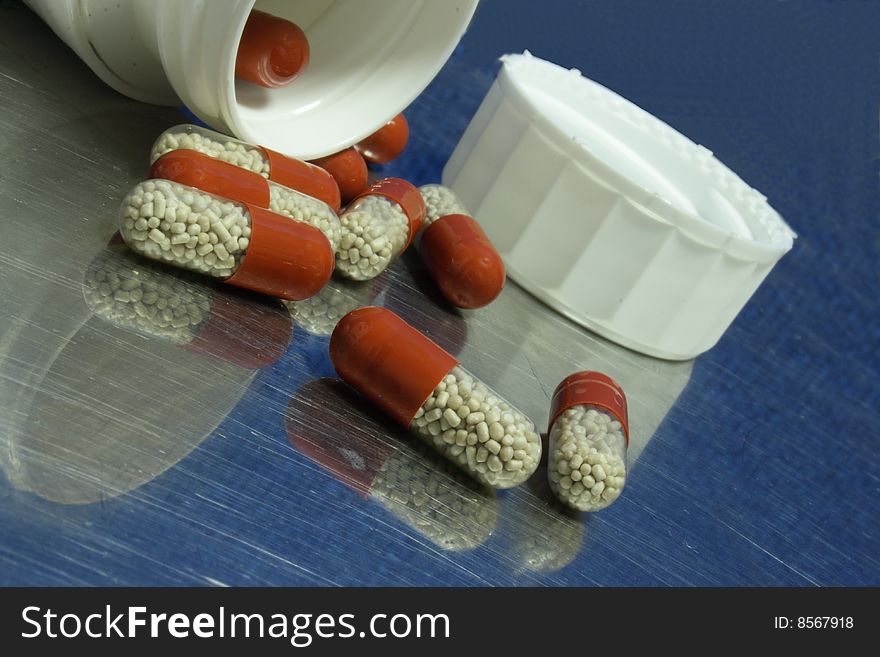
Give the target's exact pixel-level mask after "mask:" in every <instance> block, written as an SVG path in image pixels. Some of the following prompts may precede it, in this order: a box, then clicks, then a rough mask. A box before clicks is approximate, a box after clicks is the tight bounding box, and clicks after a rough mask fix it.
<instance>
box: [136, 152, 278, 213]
mask: <svg viewBox="0 0 880 657" xmlns="http://www.w3.org/2000/svg"><path fill="white" fill-rule="evenodd" d="M149 177H150V178H163V179H165V180H172V181H174V182H177V183H180V184H181V185H189V186H190V187H195V188H197V189H201V190H202V191H203V192H208V193H210V194H216V195H217V196H222V197H224V198H228V199H230V200H232V201H238V202H239V203H245V204H253V205H258V206H260V207H262V208H266V207H269V183H268V182H267V181H266V179H265V178H263V176H261V175H260V174H258V173H255V172H253V171H248V170H247V169H243V168H241V167H237V166H235V165H234V164H229V163H228V162H223V161H222V160H217V159H215V158H213V157H209V156H208V155H205V154H204V153H199V152H198V151H192V150H189V149H185V148H180V149H177V150H174V151H169V152H167V153H165V155H163V156H162V157H160V158H159V159H158V160H156V161H155V162H153V166H151V167H150V173H149Z"/></svg>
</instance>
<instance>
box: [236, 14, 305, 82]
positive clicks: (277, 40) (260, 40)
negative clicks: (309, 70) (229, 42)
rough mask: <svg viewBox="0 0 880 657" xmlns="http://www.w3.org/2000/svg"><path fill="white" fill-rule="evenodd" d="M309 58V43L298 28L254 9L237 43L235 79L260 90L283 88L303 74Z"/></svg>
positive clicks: (286, 21) (282, 19) (287, 21)
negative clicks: (249, 83) (260, 88)
mask: <svg viewBox="0 0 880 657" xmlns="http://www.w3.org/2000/svg"><path fill="white" fill-rule="evenodd" d="M309 55H310V49H309V40H308V39H307V38H306V35H305V32H303V31H302V29H300V27H299V26H298V25H296V24H295V23H292V22H290V21H289V20H285V19H284V18H279V17H277V16H273V15H272V14H267V13H265V12H262V11H257V10H253V11H252V12H251V13H250V16H248V19H247V23H245V26H244V31H243V32H242V34H241V41H240V42H239V44H238V54H237V55H236V58H235V77H237V78H239V79H241V80H247V81H248V82H253V83H254V84H258V85H260V86H261V87H270V88H271V87H282V86H284V85H286V84H290V83H291V82H293V81H294V80H295V79H296V78H297V76H299V75H300V74H301V73H302V72H303V71H305V69H306V66H308V63H309Z"/></svg>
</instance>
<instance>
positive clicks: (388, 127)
mask: <svg viewBox="0 0 880 657" xmlns="http://www.w3.org/2000/svg"><path fill="white" fill-rule="evenodd" d="M407 141H409V123H407V121H406V117H405V116H404V115H403V114H398V115H397V116H395V117H394V118H393V119H391V120H390V121H388V123H386V124H385V125H383V126H382V127H381V128H379V129H378V130H377V131H376V132H374V133H373V134H371V135H370V136H369V137H367V138H366V139H364V140H362V141H360V142H358V143H357V144H355V148H356V149H357V150H358V152H359V153H360V154H361V155H363V156H364V159H365V160H366V161H367V162H372V163H373V164H385V163H386V162H390V161H391V160H393V159H394V158H396V157H398V156H399V155H400V154H401V153H403V149H405V148H406V143H407Z"/></svg>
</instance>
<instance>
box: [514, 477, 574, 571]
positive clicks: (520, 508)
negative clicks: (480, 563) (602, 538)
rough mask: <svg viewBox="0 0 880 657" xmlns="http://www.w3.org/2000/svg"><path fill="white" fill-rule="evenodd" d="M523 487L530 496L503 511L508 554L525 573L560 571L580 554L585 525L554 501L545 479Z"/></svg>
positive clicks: (539, 479) (536, 479)
mask: <svg viewBox="0 0 880 657" xmlns="http://www.w3.org/2000/svg"><path fill="white" fill-rule="evenodd" d="M524 488H525V489H526V490H528V491H529V492H530V493H531V494H530V495H527V496H521V497H518V498H517V502H518V503H517V504H514V505H511V507H509V508H508V509H507V510H506V512H505V520H504V524H505V534H508V536H507V540H509V553H510V555H511V556H512V557H513V558H514V559H515V560H516V566H518V567H519V568H521V569H523V570H525V571H530V572H539V573H551V572H555V571H557V570H561V569H562V568H564V567H565V566H567V565H568V564H570V563H571V562H572V561H574V559H575V557H576V556H577V555H578V553H580V551H581V548H582V547H583V544H584V538H585V536H586V525H585V523H584V521H583V520H582V518H580V517H579V516H578V514H577V513H576V512H574V511H572V510H571V509H569V508H567V507H565V506H563V505H562V503H561V502H559V501H558V500H556V499H555V498H554V496H553V493H552V492H551V491H550V488H549V486H548V484H547V480H546V479H545V478H544V477H532V478H531V479H530V480H529V482H528V483H527V484H526V486H525V487H524Z"/></svg>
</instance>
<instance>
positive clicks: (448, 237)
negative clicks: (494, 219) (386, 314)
mask: <svg viewBox="0 0 880 657" xmlns="http://www.w3.org/2000/svg"><path fill="white" fill-rule="evenodd" d="M419 252H420V253H421V255H422V259H423V260H424V262H425V266H427V268H428V271H429V272H430V273H431V276H432V278H433V279H434V281H435V282H436V283H437V286H438V287H439V288H440V291H441V292H442V293H443V296H444V297H446V299H447V300H448V301H449V303H451V304H452V305H454V306H457V307H459V308H482V307H483V306H485V305H487V304H489V303H490V302H492V301H493V300H494V299H495V298H496V297H497V296H498V295H499V294H501V290H502V289H504V282H505V280H506V276H505V271H504V262H503V261H502V260H501V256H500V255H498V251H496V250H495V247H494V246H493V245H492V242H491V241H490V240H489V238H488V237H487V236H486V233H485V232H483V229H482V228H481V227H480V224H478V223H477V222H476V221H474V219H472V218H471V217H469V216H467V215H464V214H449V215H446V216H445V217H440V218H439V219H437V220H436V221H435V222H434V223H432V224H431V225H430V226H428V227H427V228H426V229H425V232H424V233H423V234H422V237H421V242H420V243H419Z"/></svg>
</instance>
